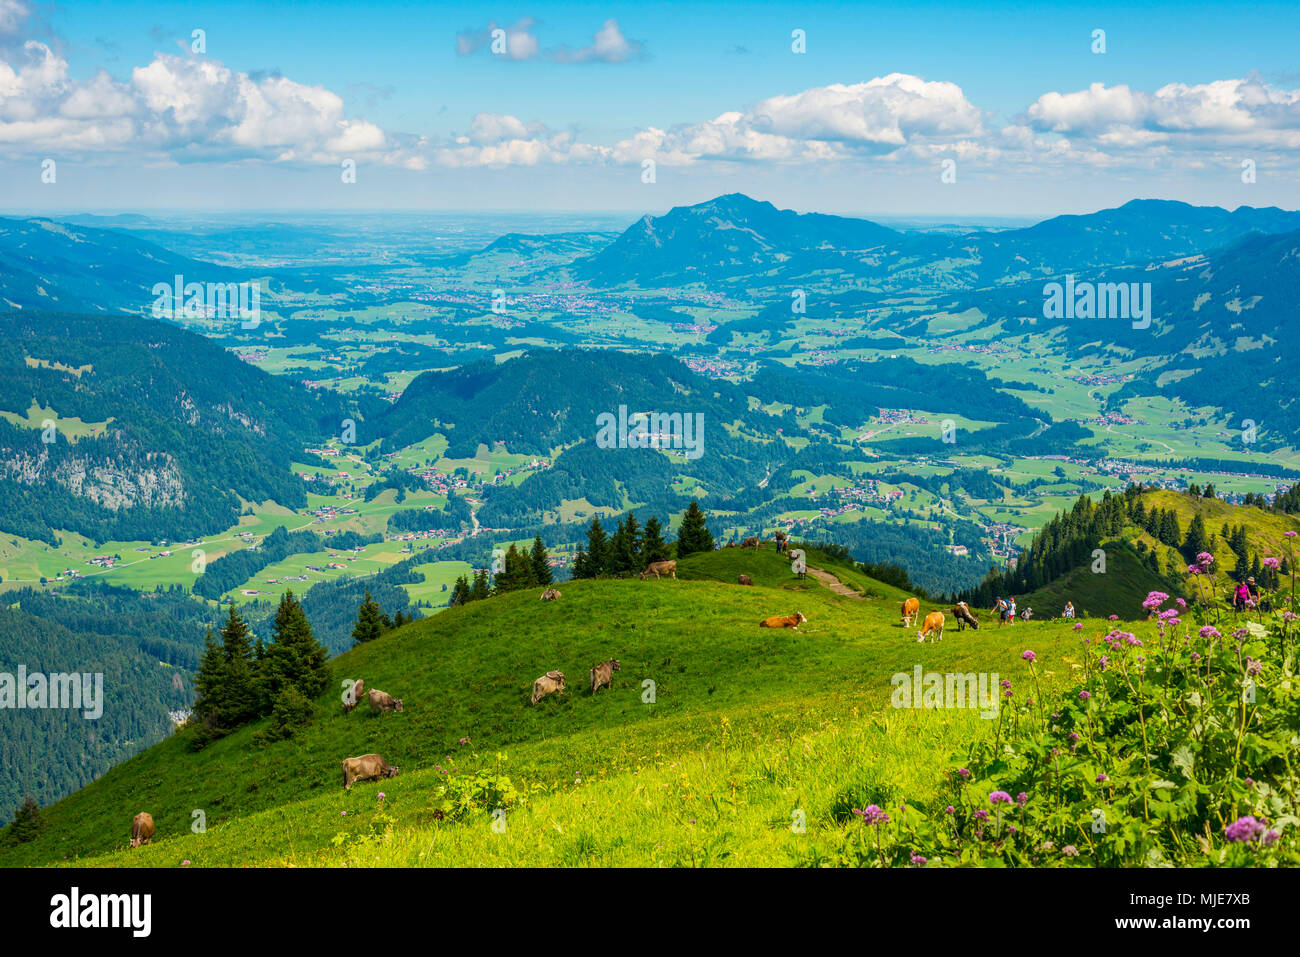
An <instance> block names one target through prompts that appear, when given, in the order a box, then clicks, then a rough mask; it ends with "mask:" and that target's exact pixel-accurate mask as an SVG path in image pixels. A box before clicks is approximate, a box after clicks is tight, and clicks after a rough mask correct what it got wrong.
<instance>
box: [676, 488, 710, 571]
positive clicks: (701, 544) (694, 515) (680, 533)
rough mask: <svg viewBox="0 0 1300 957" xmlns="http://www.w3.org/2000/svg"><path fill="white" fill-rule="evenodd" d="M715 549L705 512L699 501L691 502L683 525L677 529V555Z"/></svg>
mask: <svg viewBox="0 0 1300 957" xmlns="http://www.w3.org/2000/svg"><path fill="white" fill-rule="evenodd" d="M711 551H713V535H712V533H711V532H710V531H709V529H708V525H707V524H706V521H705V518H704V512H703V511H702V510H701V509H700V506H699V503H698V502H694V501H693V502H691V504H690V507H689V508H687V509H686V514H685V515H683V516H682V524H681V527H680V528H678V530H677V557H678V558H679V559H680V558H685V557H686V556H687V555H693V554H695V553H696V552H711Z"/></svg>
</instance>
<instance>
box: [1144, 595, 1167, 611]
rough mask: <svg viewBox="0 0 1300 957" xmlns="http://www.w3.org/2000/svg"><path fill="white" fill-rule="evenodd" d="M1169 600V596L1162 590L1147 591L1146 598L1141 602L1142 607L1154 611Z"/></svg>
mask: <svg viewBox="0 0 1300 957" xmlns="http://www.w3.org/2000/svg"><path fill="white" fill-rule="evenodd" d="M1168 600H1169V596H1168V595H1166V594H1165V593H1164V592H1162V591H1153V592H1148V593H1147V597H1146V599H1145V600H1144V601H1143V602H1142V607H1143V608H1146V609H1148V610H1151V611H1154V610H1155V609H1157V608H1159V607H1160V606H1161V605H1163V604H1164V603H1165V602H1167V601H1168Z"/></svg>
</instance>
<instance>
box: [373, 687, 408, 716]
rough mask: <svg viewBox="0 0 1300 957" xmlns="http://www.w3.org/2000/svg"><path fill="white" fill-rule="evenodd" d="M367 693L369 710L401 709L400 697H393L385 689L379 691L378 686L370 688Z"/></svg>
mask: <svg viewBox="0 0 1300 957" xmlns="http://www.w3.org/2000/svg"><path fill="white" fill-rule="evenodd" d="M369 695H370V710H371V711H401V710H402V699H401V698H394V697H393V696H392V695H390V694H389V693H388V692H387V691H380V690H379V689H378V688H371V689H370V692H369Z"/></svg>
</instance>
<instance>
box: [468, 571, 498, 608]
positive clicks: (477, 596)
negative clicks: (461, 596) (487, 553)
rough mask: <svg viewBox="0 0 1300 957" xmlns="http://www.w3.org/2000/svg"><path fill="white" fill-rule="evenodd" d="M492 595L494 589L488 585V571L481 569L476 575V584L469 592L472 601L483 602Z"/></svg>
mask: <svg viewBox="0 0 1300 957" xmlns="http://www.w3.org/2000/svg"><path fill="white" fill-rule="evenodd" d="M491 594H492V588H491V587H490V586H489V585H488V570H487V569H486V568H480V569H479V570H478V571H476V572H475V573H474V584H473V585H472V586H471V587H470V590H469V600H470V601H482V600H483V599H484V598H487V597H488V596H489V595H491Z"/></svg>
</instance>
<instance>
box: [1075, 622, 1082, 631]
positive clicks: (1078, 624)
mask: <svg viewBox="0 0 1300 957" xmlns="http://www.w3.org/2000/svg"><path fill="white" fill-rule="evenodd" d="M1074 630H1075V631H1083V622H1081V621H1079V622H1075V624H1074Z"/></svg>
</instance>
